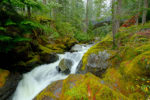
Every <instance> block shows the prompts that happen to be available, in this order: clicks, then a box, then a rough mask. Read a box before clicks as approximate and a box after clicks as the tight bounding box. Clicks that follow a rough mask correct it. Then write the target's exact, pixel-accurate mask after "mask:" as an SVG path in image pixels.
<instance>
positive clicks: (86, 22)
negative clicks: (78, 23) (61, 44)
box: [84, 0, 89, 33]
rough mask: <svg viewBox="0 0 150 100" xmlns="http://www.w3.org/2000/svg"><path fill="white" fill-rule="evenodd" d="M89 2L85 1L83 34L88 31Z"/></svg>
mask: <svg viewBox="0 0 150 100" xmlns="http://www.w3.org/2000/svg"><path fill="white" fill-rule="evenodd" d="M88 7H89V0H87V1H86V14H85V27H84V32H85V33H87V30H88V25H89V17H88V15H89V9H88Z"/></svg>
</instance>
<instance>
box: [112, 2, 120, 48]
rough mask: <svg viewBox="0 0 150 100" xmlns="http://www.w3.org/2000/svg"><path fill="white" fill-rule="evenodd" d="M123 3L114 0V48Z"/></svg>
mask: <svg viewBox="0 0 150 100" xmlns="http://www.w3.org/2000/svg"><path fill="white" fill-rule="evenodd" d="M116 3H117V4H116ZM121 3H122V0H117V1H116V0H112V33H113V45H114V46H115V45H116V40H115V35H116V33H117V32H118V30H119V27H120V17H121Z"/></svg>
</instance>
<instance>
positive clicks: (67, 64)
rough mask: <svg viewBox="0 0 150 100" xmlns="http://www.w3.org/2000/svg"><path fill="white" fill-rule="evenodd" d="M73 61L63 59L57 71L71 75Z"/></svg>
mask: <svg viewBox="0 0 150 100" xmlns="http://www.w3.org/2000/svg"><path fill="white" fill-rule="evenodd" d="M71 66H72V61H71V60H69V59H62V60H61V61H60V63H59V65H58V66H57V67H56V68H57V70H58V71H59V72H61V73H64V74H69V73H70V71H71Z"/></svg>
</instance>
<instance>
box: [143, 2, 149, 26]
mask: <svg viewBox="0 0 150 100" xmlns="http://www.w3.org/2000/svg"><path fill="white" fill-rule="evenodd" d="M147 8H148V0H144V11H143V16H142V24H145V22H146V16H147Z"/></svg>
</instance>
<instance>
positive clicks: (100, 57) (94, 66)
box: [77, 51, 110, 77]
mask: <svg viewBox="0 0 150 100" xmlns="http://www.w3.org/2000/svg"><path fill="white" fill-rule="evenodd" d="M109 58H110V54H109V53H107V52H106V51H102V52H99V53H98V54H94V53H92V54H90V55H89V56H88V60H87V64H86V67H85V69H84V70H81V67H82V63H79V65H78V69H79V70H78V71H77V73H83V74H84V73H87V72H91V73H93V74H94V75H96V76H99V77H101V75H102V73H104V72H105V70H106V69H107V68H108V67H109V66H110V63H109V62H108V59H109Z"/></svg>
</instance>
